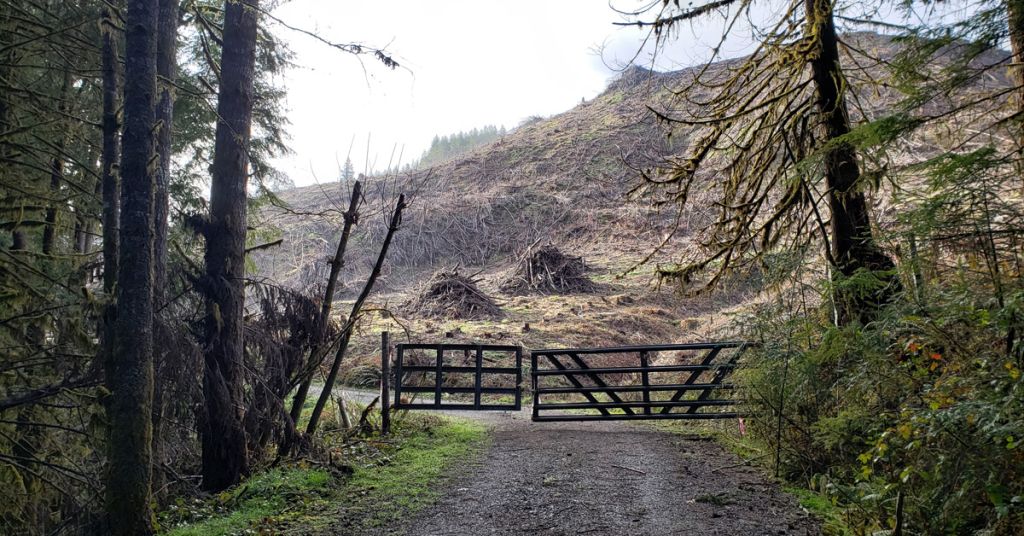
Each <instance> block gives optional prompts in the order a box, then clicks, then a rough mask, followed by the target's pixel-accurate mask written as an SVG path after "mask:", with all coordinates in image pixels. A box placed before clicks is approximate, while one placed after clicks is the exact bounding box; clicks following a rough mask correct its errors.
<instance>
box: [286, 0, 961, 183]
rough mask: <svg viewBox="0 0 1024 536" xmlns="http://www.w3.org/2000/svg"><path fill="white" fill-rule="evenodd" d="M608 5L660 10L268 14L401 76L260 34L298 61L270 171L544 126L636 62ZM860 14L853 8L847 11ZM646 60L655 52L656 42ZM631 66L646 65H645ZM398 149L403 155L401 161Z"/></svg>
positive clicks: (529, 4) (703, 45) (628, 37)
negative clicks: (525, 123)
mask: <svg viewBox="0 0 1024 536" xmlns="http://www.w3.org/2000/svg"><path fill="white" fill-rule="evenodd" d="M609 1H610V2H611V5H613V6H615V7H616V8H619V9H628V8H634V9H635V8H636V7H637V6H642V5H649V4H652V3H660V0H387V1H385V0H362V1H356V0H347V1H343V0H290V1H286V2H285V3H284V4H283V5H281V6H280V7H278V8H277V9H275V10H274V12H273V15H274V16H275V17H277V18H279V19H281V20H283V21H284V22H286V23H287V24H288V25H290V26H294V27H298V28H302V29H304V30H309V31H312V32H315V33H316V34H317V35H320V36H321V37H323V38H324V39H327V40H329V41H332V42H340V43H352V42H355V43H362V44H365V45H368V46H373V47H378V48H385V49H386V50H387V51H388V52H389V53H390V54H391V55H392V56H393V57H394V58H395V59H396V60H397V61H398V62H399V63H400V64H401V65H402V68H401V69H398V70H394V71H392V70H390V69H388V68H386V67H385V66H384V65H383V64H381V63H380V62H378V61H376V60H375V59H373V58H372V57H371V56H369V55H364V56H361V57H360V58H356V57H355V56H352V55H350V54H347V53H344V52H341V51H338V50H335V49H333V48H331V47H329V46H327V45H325V44H324V43H322V42H319V41H317V40H315V39H313V38H311V37H309V36H307V35H303V34H301V33H298V32H294V31H291V30H288V29H286V28H283V27H281V26H280V25H277V24H274V23H273V22H270V25H271V28H272V29H273V31H275V32H276V33H277V34H278V35H279V36H281V38H283V39H284V40H285V41H286V42H287V43H288V44H289V46H290V47H291V49H292V50H293V51H294V53H295V59H294V61H295V64H296V67H295V68H293V69H291V70H289V71H288V72H287V74H286V75H285V76H284V84H285V86H286V89H287V90H288V96H287V99H286V106H287V108H288V110H287V114H288V118H289V120H290V121H291V126H290V127H289V128H288V132H289V133H290V134H291V137H292V139H291V146H292V148H293V149H294V151H295V154H293V155H290V156H288V157H284V158H281V159H279V160H278V161H277V162H276V164H277V166H278V168H279V169H280V170H282V171H284V172H285V173H287V174H288V175H289V176H290V177H291V179H292V181H294V183H295V184H296V185H298V186H304V185H308V184H313V183H314V182H317V181H319V182H332V181H334V180H337V177H338V174H339V171H340V169H341V166H342V165H343V164H344V162H345V158H346V156H349V155H351V158H352V162H353V164H354V166H355V169H356V172H357V173H359V172H364V171H367V170H372V169H377V170H381V169H384V168H386V167H387V166H388V165H389V160H390V159H391V158H392V152H393V151H395V161H394V162H392V165H400V164H405V163H408V162H410V161H412V160H415V159H416V158H418V157H419V156H420V155H421V154H422V153H423V151H424V150H426V149H427V147H428V146H429V144H430V141H431V139H432V138H433V136H434V135H444V134H452V133H455V132H459V131H465V130H471V129H472V128H474V127H482V126H484V125H488V124H492V125H498V126H502V125H504V126H505V127H507V128H512V127H515V126H516V125H518V124H519V123H520V122H521V121H522V120H523V119H525V118H527V117H529V116H533V115H541V116H550V115H554V114H557V113H560V112H563V111H565V110H568V109H570V108H572V107H573V106H575V105H577V104H579V102H580V100H581V99H584V98H586V99H590V98H593V97H594V96H595V95H597V94H599V93H600V92H601V91H602V90H603V89H604V88H605V87H606V86H607V84H608V82H609V80H611V79H612V78H614V76H615V74H616V72H615V70H613V69H612V68H610V67H609V65H610V66H621V65H623V64H625V63H626V62H628V61H630V60H631V59H633V57H634V55H635V54H636V53H637V50H638V49H640V47H641V46H642V42H643V38H644V36H645V33H646V32H644V31H642V30H640V29H638V28H636V27H635V26H630V27H621V26H614V25H613V23H615V22H621V21H623V20H624V19H623V17H622V15H620V14H619V13H617V12H616V11H615V10H614V9H612V7H611V6H610V5H609ZM971 2H972V0H960V1H954V2H950V3H949V5H945V4H943V5H944V7H943V8H941V10H942V11H948V13H946V14H947V15H948V14H953V13H957V12H959V11H958V10H962V9H968V10H969V9H970V7H969V6H970V5H971ZM787 3H788V2H779V1H775V0H766V1H764V2H757V3H756V4H754V7H753V8H752V10H751V12H750V16H751V17H752V18H753V19H761V18H765V17H767V18H769V19H776V18H777V17H778V16H779V13H777V11H778V10H780V9H782V6H784V5H785V4H787ZM857 5H858V3H857V2H851V7H854V8H856V7H857ZM929 5H930V4H929ZM928 9H932V8H928ZM887 10H888V11H889V12H888V13H886V14H885V15H881V18H883V19H889V20H895V19H896V18H897V17H896V15H895V12H894V11H892V10H893V8H892V6H888V7H887ZM961 14H962V13H961ZM854 15H858V14H856V13H855V14H854ZM875 16H876V17H879V16H880V15H878V14H875ZM649 18H650V17H644V19H645V20H647V19H649ZM723 18H724V13H716V14H712V15H710V16H706V17H702V18H700V19H699V20H698V21H697V22H695V23H694V24H693V25H684V26H680V27H679V34H678V35H676V36H675V38H674V39H673V40H671V42H670V44H669V45H668V48H666V49H664V50H661V51H659V52H658V62H657V64H656V65H655V68H657V69H659V70H667V69H678V68H682V67H688V66H691V65H695V64H698V63H700V62H703V61H706V60H707V59H708V58H709V57H710V53H711V52H710V51H711V49H712V47H714V46H715V45H718V44H719V43H718V40H719V39H720V37H721V34H722V21H723ZM268 22H269V21H268ZM741 26H742V25H741ZM733 30H734V31H733V32H731V35H732V36H733V37H732V38H731V39H730V41H728V42H727V43H726V44H725V45H724V46H723V48H722V49H721V50H720V51H719V57H720V58H730V57H736V56H740V55H743V54H746V53H749V52H750V43H751V42H752V37H751V35H750V33H749V27H747V28H741V27H735V28H733ZM645 50H647V51H652V50H654V46H653V44H652V43H648V46H647V47H646V49H645ZM360 59H361V61H360ZM636 63H638V64H639V65H643V66H647V67H650V66H651V65H652V63H651V59H650V53H649V52H645V53H644V54H643V55H642V56H640V57H639V58H638V59H637V61H636ZM368 136H369V137H370V140H369V142H368V141H367V138H368ZM350 147H351V153H350ZM367 148H369V153H368V152H367ZM398 151H403V156H402V158H401V161H398ZM367 154H369V158H367ZM367 160H368V161H369V162H367Z"/></svg>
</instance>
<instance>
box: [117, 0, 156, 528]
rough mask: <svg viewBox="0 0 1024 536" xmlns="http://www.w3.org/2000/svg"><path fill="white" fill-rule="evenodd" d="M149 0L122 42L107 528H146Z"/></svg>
mask: <svg viewBox="0 0 1024 536" xmlns="http://www.w3.org/2000/svg"><path fill="white" fill-rule="evenodd" d="M156 24H157V1H156V0H131V1H129V2H128V17H127V26H126V40H125V43H126V44H125V88H124V118H125V131H124V139H123V154H122V157H121V177H122V191H121V206H122V209H123V211H122V214H121V226H120V246H121V248H120V261H119V269H118V274H117V307H118V315H117V330H116V332H115V334H114V352H113V353H112V354H111V355H110V356H109V360H108V361H107V367H106V372H107V387H108V389H109V390H110V392H111V394H110V396H109V397H108V405H107V411H108V415H109V421H110V440H109V451H110V455H109V469H108V473H107V486H106V490H107V512H108V515H109V521H110V527H109V528H110V532H111V533H112V534H115V535H120V534H124V535H126V536H127V535H139V534H151V533H152V532H153V526H152V517H153V513H152V510H151V504H150V477H151V466H150V462H151V445H152V428H151V426H152V422H151V421H150V411H151V409H152V408H151V405H152V399H153V188H154V184H155V182H156V177H155V176H154V172H153V170H152V168H151V167H150V161H151V160H152V157H153V156H154V143H153V126H154V124H155V122H156V117H155V95H156Z"/></svg>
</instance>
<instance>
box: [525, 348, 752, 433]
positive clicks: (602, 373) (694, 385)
mask: <svg viewBox="0 0 1024 536" xmlns="http://www.w3.org/2000/svg"><path fill="white" fill-rule="evenodd" d="M748 347H749V344H748V343H745V342H712V343H696V344H666V345H653V346H622V347H613V348H569V349H547V350H535V351H533V352H531V353H530V365H531V386H532V388H533V420H534V421H593V420H635V419H729V418H735V417H738V416H739V414H738V413H737V411H736V404H737V401H736V400H733V399H732V398H729V397H727V396H724V395H723V393H727V392H729V391H731V390H732V389H733V388H734V386H733V385H731V384H728V383H724V380H725V378H726V376H728V375H729V373H730V372H732V370H733V369H734V368H735V367H736V364H737V361H738V360H739V358H740V356H741V355H742V354H743V352H744V351H745V350H746V349H747V348H748ZM552 398H555V399H556V401H551V399H552Z"/></svg>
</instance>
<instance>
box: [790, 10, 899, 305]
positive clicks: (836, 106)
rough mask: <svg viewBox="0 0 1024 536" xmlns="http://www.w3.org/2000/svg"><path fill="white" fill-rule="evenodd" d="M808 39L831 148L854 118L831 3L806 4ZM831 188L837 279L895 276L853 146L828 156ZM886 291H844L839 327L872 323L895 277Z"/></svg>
mask: <svg viewBox="0 0 1024 536" xmlns="http://www.w3.org/2000/svg"><path fill="white" fill-rule="evenodd" d="M806 9H807V22H808V25H809V26H810V28H809V31H808V34H809V35H813V36H817V38H818V49H817V51H816V54H814V55H813V56H812V57H811V58H810V66H811V73H812V76H813V79H814V87H815V90H816V92H817V108H818V113H819V115H820V117H821V123H822V125H823V130H824V141H825V142H826V143H828V142H830V141H831V140H835V139H837V138H839V137H841V136H844V135H846V134H848V133H849V132H850V116H849V114H848V112H847V108H846V99H845V97H844V95H843V93H844V90H843V84H844V82H843V71H842V66H841V65H840V62H839V46H838V37H837V36H836V28H835V24H834V22H833V19H832V4H831V2H830V0H806ZM824 164H825V185H826V188H827V189H828V201H829V209H830V212H831V221H830V234H831V239H832V244H831V259H830V260H831V262H832V263H833V264H834V266H835V270H834V272H833V273H834V274H836V275H837V276H840V277H849V276H851V275H853V274H854V273H856V272H857V271H858V270H862V269H867V270H871V271H890V272H891V271H892V270H893V269H894V268H895V265H894V264H893V262H892V259H890V258H889V257H888V256H887V255H886V254H885V253H883V252H882V251H881V250H880V249H879V248H878V246H877V244H876V243H875V240H874V237H873V236H872V231H871V215H870V212H869V210H868V204H867V199H866V197H865V195H864V192H863V191H862V190H861V189H860V186H861V185H860V167H859V166H858V164H857V153H856V151H855V149H854V147H853V146H852V145H850V144H848V143H839V144H836V145H835V146H833V147H832V148H831V149H829V150H828V151H827V152H826V153H825V162H824ZM884 279H885V280H886V283H887V284H886V285H885V288H883V289H881V290H879V291H875V292H870V294H869V295H864V294H863V293H860V292H853V293H849V292H842V293H841V294H842V295H837V296H835V299H836V307H837V309H838V322H839V324H840V325H845V324H848V323H850V322H852V321H853V320H855V319H857V320H860V321H862V322H866V321H869V320H870V319H871V318H872V317H873V314H874V311H875V309H876V308H877V306H878V305H881V304H883V303H886V302H888V301H890V300H891V299H892V296H893V294H894V292H895V291H896V290H897V289H898V288H899V287H898V285H899V283H898V280H897V279H896V278H895V276H894V275H889V276H885V277H884Z"/></svg>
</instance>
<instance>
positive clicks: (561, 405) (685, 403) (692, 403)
mask: <svg viewBox="0 0 1024 536" xmlns="http://www.w3.org/2000/svg"><path fill="white" fill-rule="evenodd" d="M738 403H739V401H736V400H682V401H676V402H673V401H671V400H664V401H661V402H659V401H657V400H652V401H650V402H598V403H597V404H595V403H593V402H552V403H549V404H541V405H539V406H538V409H541V410H545V409H548V410H551V409H601V408H605V409H616V408H660V407H670V408H681V407H698V408H699V407H701V406H734V405H736V404H738Z"/></svg>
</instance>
